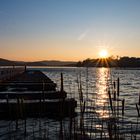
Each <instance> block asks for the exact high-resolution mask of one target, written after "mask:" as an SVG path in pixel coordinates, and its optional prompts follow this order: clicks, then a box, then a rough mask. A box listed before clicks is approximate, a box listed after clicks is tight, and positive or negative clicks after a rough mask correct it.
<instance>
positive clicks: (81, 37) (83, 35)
mask: <svg viewBox="0 0 140 140" xmlns="http://www.w3.org/2000/svg"><path fill="white" fill-rule="evenodd" d="M88 32H89V31H88V30H86V31H85V32H83V33H82V34H80V36H79V37H78V40H83V39H84V38H85V37H86V36H87V34H88Z"/></svg>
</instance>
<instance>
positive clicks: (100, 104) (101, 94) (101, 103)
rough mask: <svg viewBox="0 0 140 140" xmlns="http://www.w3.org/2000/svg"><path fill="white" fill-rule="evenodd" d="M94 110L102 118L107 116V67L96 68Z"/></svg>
mask: <svg viewBox="0 0 140 140" xmlns="http://www.w3.org/2000/svg"><path fill="white" fill-rule="evenodd" d="M96 76H97V77H96V78H97V82H96V90H97V91H96V93H97V97H96V107H97V109H96V111H97V112H98V113H99V116H100V117H102V118H107V117H108V115H109V113H108V109H107V107H108V103H107V99H108V95H107V90H108V86H109V79H110V69H109V68H98V69H97V71H96Z"/></svg>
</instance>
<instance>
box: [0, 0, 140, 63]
mask: <svg viewBox="0 0 140 140" xmlns="http://www.w3.org/2000/svg"><path fill="white" fill-rule="evenodd" d="M102 49H105V50H107V51H108V53H109V55H114V56H117V55H118V56H131V57H133V56H134V57H140V0H0V58H5V59H11V60H23V61H25V60H27V61H35V60H65V61H69V60H71V61H79V60H84V59H86V58H97V57H99V52H100V51H101V50H102Z"/></svg>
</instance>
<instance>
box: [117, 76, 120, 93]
mask: <svg viewBox="0 0 140 140" xmlns="http://www.w3.org/2000/svg"><path fill="white" fill-rule="evenodd" d="M117 95H118V96H119V95H120V79H119V77H118V79H117Z"/></svg>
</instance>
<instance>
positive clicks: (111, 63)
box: [76, 56, 140, 67]
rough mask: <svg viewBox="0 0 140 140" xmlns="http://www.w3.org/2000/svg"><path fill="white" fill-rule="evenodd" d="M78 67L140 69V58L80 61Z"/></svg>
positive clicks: (125, 57) (126, 57)
mask: <svg viewBox="0 0 140 140" xmlns="http://www.w3.org/2000/svg"><path fill="white" fill-rule="evenodd" d="M76 66H77V67H140V58H137V57H128V56H124V57H120V58H119V57H116V58H115V57H113V56H111V57H108V58H97V59H90V58H88V59H86V60H83V61H79V62H78V63H77V64H76Z"/></svg>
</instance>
